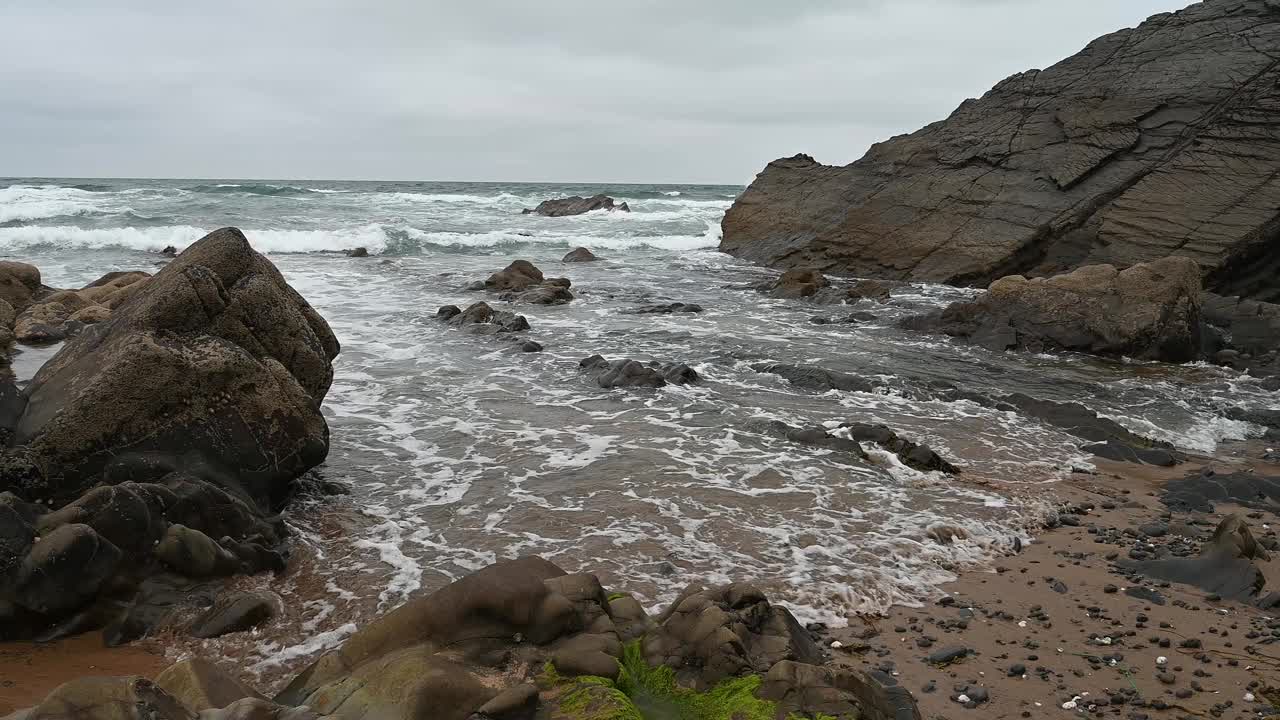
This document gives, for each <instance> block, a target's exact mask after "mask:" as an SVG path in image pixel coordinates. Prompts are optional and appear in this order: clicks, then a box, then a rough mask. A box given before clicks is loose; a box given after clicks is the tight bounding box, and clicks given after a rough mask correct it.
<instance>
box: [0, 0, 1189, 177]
mask: <svg viewBox="0 0 1280 720" xmlns="http://www.w3.org/2000/svg"><path fill="white" fill-rule="evenodd" d="M1186 4H1188V2H1187V0H1184V1H1178V0H1174V1H1172V2H1170V1H1169V0H1072V1H1071V2H1063V1H1062V0H636V1H635V2H631V3H627V4H616V5H604V4H602V3H600V2H586V1H583V0H542V1H541V2H530V1H529V0H467V1H466V2H458V1H457V0H453V1H451V2H439V1H438V0H307V1H306V2H302V1H295V0H218V1H217V2H200V3H194V2H191V3H189V2H174V1H173V0H164V1H163V2H160V1H152V0H148V1H134V2H127V1H119V0H117V1H114V2H113V1H111V0H57V1H56V2H50V1H49V0H4V2H3V3H0V28H4V32H3V40H0V175H8V176H46V177H182V178H195V177H211V178H272V179H280V178H287V179H383V180H476V181H531V182H690V183H698V182H705V183H729V184H746V183H748V182H750V180H751V178H752V177H754V175H755V174H756V173H757V172H759V170H760V169H761V168H762V167H763V166H764V165H765V163H767V162H769V161H770V160H772V159H774V158H777V157H785V156H790V155H794V154H796V153H798V152H805V153H808V154H810V155H813V156H814V157H815V158H817V159H818V160H820V161H822V162H825V163H829V164H837V165H843V164H846V163H849V162H852V161H853V160H856V159H857V158H858V157H860V156H861V155H862V154H863V153H864V152H865V151H866V150H867V148H868V147H869V146H870V145H871V144H872V143H874V142H878V141H880V140H884V139H886V138H888V137H891V136H893V135H897V134H900V133H904V132H911V131H914V130H916V129H918V128H920V127H921V126H923V125H926V124H928V123H930V122H932V121H934V120H939V119H941V118H944V117H946V116H947V115H948V114H949V113H950V112H951V111H952V110H953V109H954V108H955V107H956V106H957V105H959V104H960V102H961V101H963V100H964V99H965V98H968V97H977V96H980V95H981V94H982V93H984V92H985V91H986V90H987V89H989V88H990V87H991V86H992V85H994V84H995V83H996V82H998V81H999V80H1001V79H1003V78H1005V77H1007V76H1009V75H1012V74H1014V73H1017V72H1021V71H1023V70H1027V69H1031V68H1044V67H1047V66H1049V65H1052V64H1053V63H1054V62H1057V61H1058V60H1061V59H1063V58H1065V57H1067V56H1069V55H1072V54H1074V53H1075V52H1077V51H1078V50H1080V49H1081V48H1082V47H1084V45H1086V44H1087V43H1088V42H1089V41H1090V40H1092V39H1093V38H1095V37H1097V36H1099V35H1103V34H1106V33H1109V32H1112V31H1115V30H1118V29H1120V28H1124V27H1132V26H1134V25H1137V24H1138V23H1140V22H1141V21H1142V20H1144V19H1146V18H1147V17H1148V16H1150V15H1152V14H1155V13H1158V12H1166V11H1171V10H1176V9H1179V8H1181V7H1183V6H1184V5H1186Z"/></svg>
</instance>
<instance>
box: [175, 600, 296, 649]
mask: <svg viewBox="0 0 1280 720" xmlns="http://www.w3.org/2000/svg"><path fill="white" fill-rule="evenodd" d="M283 607H284V602H283V601H282V600H281V599H280V596H279V595H276V594H275V593H273V592H269V591H266V590H262V591H258V592H233V593H228V594H226V595H224V596H221V597H219V598H218V600H217V601H216V602H215V603H214V604H213V607H210V608H209V609H208V610H206V611H205V612H204V614H202V615H201V616H200V617H198V618H196V619H195V620H194V621H193V622H192V623H191V625H190V627H188V628H187V633H188V634H190V635H191V636H192V637H198V638H216V637H222V636H223V635H228V634H230V633H236V632H244V631H245V630H251V629H253V628H255V627H258V626H259V625H262V624H263V623H265V622H267V621H269V620H271V619H272V618H274V617H275V616H277V615H279V614H280V612H281V610H282V609H283Z"/></svg>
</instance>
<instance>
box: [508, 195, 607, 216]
mask: <svg viewBox="0 0 1280 720" xmlns="http://www.w3.org/2000/svg"><path fill="white" fill-rule="evenodd" d="M592 210H610V211H615V210H616V211H618V212H631V208H629V207H627V204H626V203H615V201H614V199H613V198H611V197H609V196H608V195H592V196H591V197H589V198H584V197H579V196H577V195H574V196H572V197H567V198H556V199H554V200H543V201H542V202H540V203H538V207H536V208H534V209H532V210H529V209H525V210H524V211H523V214H525V215H545V216H547V217H564V216H566V215H582V214H584V213H589V212H591V211H592Z"/></svg>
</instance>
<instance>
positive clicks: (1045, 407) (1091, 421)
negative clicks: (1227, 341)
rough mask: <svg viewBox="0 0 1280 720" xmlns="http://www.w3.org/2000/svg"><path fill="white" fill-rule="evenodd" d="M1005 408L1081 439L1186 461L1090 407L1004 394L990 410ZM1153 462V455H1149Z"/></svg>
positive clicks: (1160, 444) (1168, 445)
mask: <svg viewBox="0 0 1280 720" xmlns="http://www.w3.org/2000/svg"><path fill="white" fill-rule="evenodd" d="M1000 405H1005V406H1008V407H1012V408H1014V409H1016V410H1018V411H1019V412H1021V413H1023V414H1025V415H1029V416H1031V417H1033V418H1036V419H1037V420H1040V421H1042V422H1045V423H1048V424H1050V425H1053V426H1055V427H1058V428H1061V429H1062V430H1065V431H1066V432H1068V433H1070V434H1071V435H1074V436H1076V437H1078V438H1081V439H1083V440H1090V441H1092V442H1095V443H1106V444H1108V445H1109V446H1115V445H1121V446H1128V447H1130V448H1134V449H1145V450H1149V449H1159V450H1164V451H1167V452H1169V453H1170V454H1171V455H1173V457H1174V458H1175V459H1176V460H1177V461H1178V462H1181V461H1182V460H1184V459H1185V458H1184V457H1182V456H1181V455H1180V454H1177V453H1175V452H1173V446H1172V445H1170V444H1169V443H1165V442H1160V441H1156V440H1152V439H1150V438H1146V437H1143V436H1141V435H1138V434H1136V433H1133V432H1130V431H1129V430H1127V429H1126V428H1125V427H1124V426H1123V425H1121V424H1120V423H1118V422H1116V421H1114V420H1110V419H1108V418H1104V417H1100V416H1099V415H1098V414H1097V413H1095V412H1094V411H1092V410H1090V409H1089V408H1087V407H1085V406H1083V405H1080V404H1077V403H1060V402H1054V401H1052V400H1040V399H1038V398H1033V397H1030V396H1028V395H1023V394H1021V393H1014V394H1013V395H1006V396H1003V397H1001V398H999V399H998V401H997V402H996V403H995V404H992V405H989V407H999V406H1000ZM1149 457H1151V458H1152V459H1155V458H1156V456H1155V455H1150V456H1149Z"/></svg>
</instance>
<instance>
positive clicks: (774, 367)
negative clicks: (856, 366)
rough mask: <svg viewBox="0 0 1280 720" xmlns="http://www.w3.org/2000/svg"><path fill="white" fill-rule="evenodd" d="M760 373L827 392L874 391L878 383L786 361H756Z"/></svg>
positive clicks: (754, 367) (801, 386)
mask: <svg viewBox="0 0 1280 720" xmlns="http://www.w3.org/2000/svg"><path fill="white" fill-rule="evenodd" d="M751 369H752V370H755V371H756V372H758V373H766V374H769V375H777V376H779V377H781V378H784V379H785V380H786V381H787V382H789V383H791V384H792V385H795V386H796V387H800V388H804V389H806V390H817V391H818V392H827V391H830V390H842V391H844V392H873V391H874V390H875V389H876V388H877V387H879V385H878V384H876V383H874V382H872V381H870V380H867V379H865V378H861V377H858V376H857V375H850V374H849V373H842V372H838V371H835V370H827V369H826V368H820V367H816V366H813V365H789V364H786V363H756V364H755V365H752V366H751Z"/></svg>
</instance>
